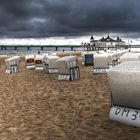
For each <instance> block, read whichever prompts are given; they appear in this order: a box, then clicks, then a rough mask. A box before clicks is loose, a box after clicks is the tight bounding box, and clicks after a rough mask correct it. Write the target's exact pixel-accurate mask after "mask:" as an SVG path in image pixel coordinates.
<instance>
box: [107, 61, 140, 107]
mask: <svg viewBox="0 0 140 140" xmlns="http://www.w3.org/2000/svg"><path fill="white" fill-rule="evenodd" d="M108 76H109V83H110V87H111V91H112V100H113V103H114V105H117V106H123V107H130V108H138V109H140V62H139V61H126V62H123V63H121V64H119V65H117V66H115V67H113V68H112V69H110V70H109V71H108Z"/></svg>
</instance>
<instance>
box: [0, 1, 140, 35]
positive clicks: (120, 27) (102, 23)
mask: <svg viewBox="0 0 140 140" xmlns="http://www.w3.org/2000/svg"><path fill="white" fill-rule="evenodd" d="M139 8H140V1H139V0H11V1H9V0H0V37H1V38H5V37H6V38H7V37H8V38H13V37H15V38H30V37H57V36H62V37H69V36H72V37H73V36H86V35H91V34H93V35H100V33H101V35H102V34H103V33H105V34H106V33H108V32H110V33H120V34H121V36H122V37H125V38H127V37H128V38H139V36H140V10H139Z"/></svg>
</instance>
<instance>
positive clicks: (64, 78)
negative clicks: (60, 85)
mask: <svg viewBox="0 0 140 140" xmlns="http://www.w3.org/2000/svg"><path fill="white" fill-rule="evenodd" d="M58 80H70V75H59V76H58Z"/></svg>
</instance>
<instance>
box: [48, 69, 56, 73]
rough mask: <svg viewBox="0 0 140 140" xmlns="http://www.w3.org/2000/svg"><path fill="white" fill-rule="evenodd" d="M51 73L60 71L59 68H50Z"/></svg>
mask: <svg viewBox="0 0 140 140" xmlns="http://www.w3.org/2000/svg"><path fill="white" fill-rule="evenodd" d="M49 73H58V69H49Z"/></svg>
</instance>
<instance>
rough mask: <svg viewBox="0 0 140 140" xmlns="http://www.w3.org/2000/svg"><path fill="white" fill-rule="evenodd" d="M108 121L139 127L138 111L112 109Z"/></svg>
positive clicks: (120, 108)
mask: <svg viewBox="0 0 140 140" xmlns="http://www.w3.org/2000/svg"><path fill="white" fill-rule="evenodd" d="M109 117H110V119H112V120H115V121H119V122H123V123H126V124H130V125H133V126H138V127H140V110H137V109H130V108H124V107H116V106H115V107H112V109H111V111H110V116H109Z"/></svg>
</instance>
